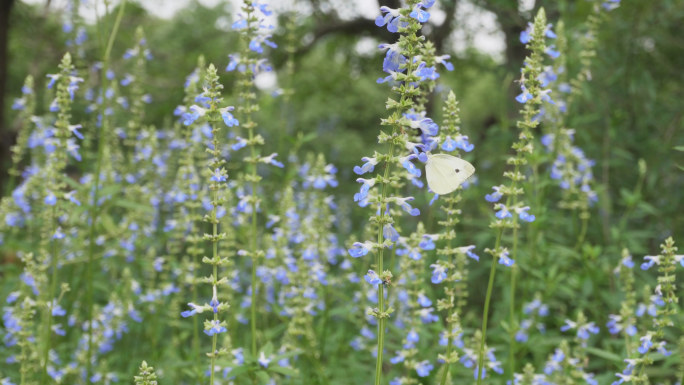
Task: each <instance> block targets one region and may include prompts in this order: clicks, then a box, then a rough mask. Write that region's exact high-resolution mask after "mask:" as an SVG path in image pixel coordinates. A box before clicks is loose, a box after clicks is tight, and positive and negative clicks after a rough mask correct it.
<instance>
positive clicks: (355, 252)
mask: <svg viewBox="0 0 684 385" xmlns="http://www.w3.org/2000/svg"><path fill="white" fill-rule="evenodd" d="M372 249H373V242H371V241H366V242H364V243H361V242H354V244H353V245H352V248H351V249H349V250H348V251H349V255H351V256H352V257H354V258H359V257H362V256H364V255H366V254H368V253H369V252H370V251H371V250H372Z"/></svg>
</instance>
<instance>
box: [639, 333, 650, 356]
mask: <svg viewBox="0 0 684 385" xmlns="http://www.w3.org/2000/svg"><path fill="white" fill-rule="evenodd" d="M651 338H653V334H652V333H651V332H648V333H647V334H646V335H645V336H643V337H641V338H639V341H641V345H639V348H638V350H639V353H641V354H646V353H648V351H649V350H650V349H651V347H653V342H652V341H651Z"/></svg>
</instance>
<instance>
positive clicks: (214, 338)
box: [209, 182, 218, 385]
mask: <svg viewBox="0 0 684 385" xmlns="http://www.w3.org/2000/svg"><path fill="white" fill-rule="evenodd" d="M216 185H217V186H216V189H214V202H216V201H217V200H218V191H217V190H218V182H217V183H216ZM214 210H216V208H214ZM213 217H214V223H213V224H212V233H211V234H212V242H213V244H212V249H213V250H212V251H213V261H214V275H213V277H212V278H213V280H214V282H213V284H214V285H216V282H217V281H218V263H217V262H216V259H217V258H218V239H217V236H218V223H216V213H215V212H214V215H213ZM216 322H218V313H217V312H214V324H216ZM217 340H218V333H214V335H213V336H211V374H210V378H209V385H214V371H215V368H216V343H217Z"/></svg>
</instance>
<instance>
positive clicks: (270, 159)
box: [260, 152, 285, 168]
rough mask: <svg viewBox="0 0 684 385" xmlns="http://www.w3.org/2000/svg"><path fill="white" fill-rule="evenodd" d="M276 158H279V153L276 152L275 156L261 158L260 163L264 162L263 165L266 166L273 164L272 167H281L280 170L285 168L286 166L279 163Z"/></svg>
mask: <svg viewBox="0 0 684 385" xmlns="http://www.w3.org/2000/svg"><path fill="white" fill-rule="evenodd" d="M276 156H278V153H277V152H274V153H273V154H271V155H269V156H265V157H263V158H261V159H260V161H261V162H263V163H266V164H271V165H273V166H276V167H280V168H283V167H285V165H284V164H282V163H281V162H279V161H278V160H277V159H276V158H275V157H276Z"/></svg>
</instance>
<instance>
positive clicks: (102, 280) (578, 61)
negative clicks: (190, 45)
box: [0, 0, 684, 385]
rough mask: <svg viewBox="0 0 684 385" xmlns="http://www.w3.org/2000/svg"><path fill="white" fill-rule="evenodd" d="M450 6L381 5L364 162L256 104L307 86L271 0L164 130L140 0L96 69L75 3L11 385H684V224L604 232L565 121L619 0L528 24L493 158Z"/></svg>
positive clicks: (7, 221) (12, 288)
mask: <svg viewBox="0 0 684 385" xmlns="http://www.w3.org/2000/svg"><path fill="white" fill-rule="evenodd" d="M434 3H435V0H407V1H406V2H405V4H404V6H403V7H402V8H399V9H391V8H389V7H381V8H380V13H379V16H377V19H376V20H375V24H376V25H377V28H380V29H385V30H386V31H389V32H390V33H391V35H392V36H393V37H394V39H393V40H392V41H387V42H385V43H383V44H380V46H379V47H378V48H379V50H380V51H381V54H382V56H380V55H378V56H377V68H378V71H377V73H378V74H381V75H380V76H379V78H378V79H377V84H376V85H373V87H378V88H382V89H384V90H386V92H387V100H386V103H385V106H386V115H385V116H384V117H379V118H378V120H377V121H376V125H375V126H372V127H366V128H364V130H371V131H373V132H377V142H376V143H375V144H371V145H368V146H367V147H365V148H364V151H365V153H366V156H365V157H363V158H362V159H357V160H356V161H357V166H355V167H354V168H353V170H339V169H338V167H336V165H335V164H333V163H332V162H331V161H330V159H329V158H330V154H326V153H322V152H319V153H316V152H314V151H310V150H309V149H310V148H312V147H310V146H306V147H305V146H304V145H305V144H311V143H314V144H315V142H316V141H317V140H318V138H317V137H315V136H311V135H307V134H306V132H305V130H302V129H299V130H297V129H295V131H294V132H293V133H292V134H291V135H289V134H288V135H289V136H288V137H287V138H285V136H286V135H285V134H283V133H282V132H281V133H280V134H278V135H273V133H274V132H276V131H278V130H279V128H278V127H279V125H282V122H279V121H277V120H273V121H271V122H270V124H271V125H273V127H266V125H265V124H263V120H262V119H260V118H259V116H260V103H262V102H263V100H264V97H267V98H269V100H279V102H281V103H282V104H283V106H284V108H288V103H289V100H290V98H291V97H292V95H294V94H296V93H297V92H298V90H297V83H296V82H293V81H291V79H292V78H293V74H294V73H295V72H296V71H297V70H298V69H297V68H296V65H295V62H294V56H295V53H296V51H297V45H298V44H299V41H298V40H297V39H296V38H295V37H294V36H293V34H292V31H294V28H291V27H292V26H291V25H290V24H288V21H287V20H286V19H282V18H281V19H279V21H280V22H281V23H280V25H279V27H278V28H277V29H274V27H273V26H272V25H271V23H272V17H273V16H272V10H271V9H270V8H269V5H267V4H266V3H264V2H262V1H254V2H252V1H248V0H245V1H244V3H243V4H241V5H240V6H239V10H238V11H237V12H236V13H235V15H234V20H232V21H231V23H232V29H233V30H234V31H235V32H234V33H235V35H234V36H236V37H237V36H239V39H240V41H241V46H242V49H241V50H240V51H239V52H235V53H231V54H230V55H228V57H227V58H226V59H225V62H217V63H213V64H212V63H207V62H206V61H205V59H204V58H203V57H199V58H197V67H196V69H195V70H194V71H193V72H192V73H190V74H189V75H188V76H187V78H186V79H185V81H183V79H177V86H178V87H184V89H185V97H184V99H183V100H178V101H177V103H178V106H177V107H176V108H175V110H173V111H171V110H170V111H167V113H166V115H167V119H166V121H164V122H151V121H149V120H148V119H146V113H145V112H146V109H148V108H150V106H151V105H152V104H154V103H155V100H153V98H152V97H151V96H150V93H149V90H148V89H146V88H145V86H144V85H145V84H146V83H145V82H143V81H142V79H149V78H153V77H154V75H155V74H154V73H150V72H149V71H148V65H149V63H150V62H152V61H154V60H157V59H156V53H155V47H154V46H150V45H149V44H148V42H147V40H146V38H145V34H144V31H143V29H142V28H139V29H138V30H137V32H136V34H135V36H136V38H135V40H134V41H121V40H120V39H117V35H118V33H119V31H118V29H119V26H120V22H121V20H122V19H124V18H125V17H126V2H125V0H123V1H121V3H120V4H119V6H118V7H117V8H115V9H114V11H113V14H112V17H113V20H114V23H113V24H112V25H111V26H110V25H108V26H107V27H108V29H106V30H105V31H104V35H103V36H104V38H102V37H101V38H100V41H101V42H102V43H103V45H102V47H101V56H100V57H99V60H97V61H94V62H85V57H86V56H85V54H84V50H83V45H84V44H85V42H87V41H88V39H89V38H90V37H89V36H88V35H87V34H86V32H85V29H84V28H82V27H79V23H82V21H81V22H79V23H77V22H75V21H74V19H73V18H75V17H78V12H73V13H71V14H67V15H65V19H64V20H65V21H64V28H63V33H65V34H66V36H67V38H68V39H69V40H68V47H67V49H68V52H66V53H65V54H64V55H63V59H62V60H61V62H60V63H55V65H54V71H53V72H52V73H50V74H46V76H47V77H46V78H45V81H42V79H41V80H40V81H37V79H35V78H34V77H31V76H29V77H27V78H26V81H25V84H24V86H23V88H22V89H21V96H20V97H19V98H17V99H15V100H14V104H13V105H12V110H13V111H14V114H13V116H15V117H16V119H17V121H19V122H20V124H21V129H20V131H19V132H18V134H17V139H16V144H15V145H14V146H13V147H12V164H11V168H10V169H9V175H10V177H9V181H8V182H7V189H6V191H5V192H4V196H3V197H2V201H1V203H0V251H1V252H2V253H1V254H0V258H2V259H1V260H2V261H3V263H2V265H1V267H0V300H1V301H2V305H1V307H2V320H1V322H0V337H1V338H2V349H0V384H2V385H28V384H115V383H121V384H129V383H131V382H134V383H135V384H147V385H149V384H157V383H159V384H210V385H214V384H264V385H265V384H321V385H324V384H325V385H327V384H371V383H372V384H375V385H380V384H391V385H409V384H439V385H444V384H473V383H476V384H478V385H479V384H483V383H489V384H529V385H531V384H537V385H541V384H558V385H560V384H622V383H631V384H649V383H654V384H682V378H683V377H684V337H683V336H682V328H683V326H682V322H681V321H682V318H681V316H680V315H679V310H680V305H679V304H678V287H677V282H676V277H677V275H678V274H679V276H680V278H681V274H680V273H679V272H680V271H681V267H682V266H684V255H682V254H678V251H677V246H676V244H675V238H676V237H677V236H681V235H682V234H681V230H682V229H681V228H680V229H670V233H667V234H660V235H657V236H656V237H657V239H654V240H652V241H653V242H654V243H655V244H660V248H659V249H658V248H656V249H651V250H650V253H649V254H650V255H643V254H642V255H636V254H635V255H632V253H631V252H630V250H629V249H628V248H627V245H628V243H626V242H624V238H621V237H616V238H615V239H616V241H615V244H613V245H611V246H610V247H607V246H605V245H604V247H603V248H601V247H600V246H598V245H597V244H596V243H595V242H594V243H592V242H590V241H588V239H590V237H591V235H592V234H591V230H590V229H591V228H592V223H593V222H594V221H597V220H598V215H599V213H598V209H597V207H598V204H597V202H599V201H600V199H602V198H601V196H602V195H601V191H602V186H601V181H600V180H598V179H597V178H595V177H594V175H595V172H596V171H595V170H594V168H595V166H596V162H595V161H594V160H592V159H590V158H589V157H588V156H587V155H586V154H585V152H584V151H583V150H582V148H581V143H579V141H577V140H576V135H575V134H576V129H573V128H571V127H570V126H569V125H568V122H569V119H570V118H571V116H570V115H571V114H572V112H573V111H576V109H575V108H573V103H576V102H577V100H578V99H579V98H580V97H581V96H582V92H583V90H584V89H585V87H584V85H585V84H587V83H589V82H591V81H592V76H591V74H592V66H593V65H594V63H595V58H596V56H597V55H601V53H600V52H599V51H598V50H597V46H599V42H598V41H597V35H598V30H599V29H600V28H601V26H602V25H604V24H606V23H611V22H612V17H613V15H614V13H615V10H616V9H619V7H620V6H621V4H620V1H619V0H598V1H596V0H592V1H589V3H592V5H591V6H592V11H591V13H590V15H589V17H588V19H587V20H586V22H585V23H584V24H583V27H584V30H582V31H581V33H580V32H577V31H569V30H566V28H565V27H564V25H563V22H562V21H558V20H548V19H547V16H546V14H545V12H544V8H540V9H539V10H538V12H536V15H533V16H534V17H533V20H530V22H529V24H528V27H527V29H525V30H524V31H523V32H522V33H521V34H520V37H519V41H518V42H516V43H517V44H521V45H524V46H525V49H526V55H527V56H526V58H525V60H524V66H523V68H522V69H521V70H520V73H519V76H518V77H517V79H512V80H513V81H514V84H515V87H516V88H517V92H516V95H517V96H516V95H514V97H515V102H514V103H516V104H517V106H518V109H519V111H520V112H519V114H517V115H516V116H515V121H514V122H511V127H510V130H513V133H514V134H513V135H512V136H511V137H512V138H513V141H511V142H510V143H508V146H509V150H508V151H507V152H506V153H505V154H498V155H497V156H488V157H485V156H480V157H474V154H477V151H478V146H480V143H477V142H476V141H475V139H474V137H473V135H472V134H471V136H470V137H469V136H468V135H466V134H465V132H468V133H472V132H475V131H476V130H477V128H473V127H468V128H467V129H466V128H465V127H464V128H463V129H464V132H462V131H461V118H460V113H461V111H460V109H459V101H458V99H457V97H456V95H455V94H454V92H450V91H449V85H448V84H447V83H445V82H440V80H441V79H440V74H443V73H446V72H449V71H459V68H458V67H457V66H455V65H454V62H453V60H452V58H450V56H449V55H443V54H442V53H440V52H435V51H436V50H435V46H434V45H433V43H432V42H431V41H430V39H429V34H424V33H423V27H424V24H425V23H426V22H428V20H429V19H430V17H431V11H433V6H434ZM78 4H79V2H75V3H74V4H72V6H73V7H78ZM236 9H237V7H236ZM283 20H285V24H284V25H283V24H282V22H283ZM274 30H277V31H279V33H281V32H282V34H281V35H279V36H280V37H281V39H280V40H278V44H276V43H274V41H276V39H274V38H273V34H274V33H275V32H274ZM283 37H284V38H283ZM569 39H575V40H576V41H573V42H572V44H573V47H576V46H579V51H578V52H574V54H573V55H570V54H569V53H568V52H569V50H570V49H569V45H570V42H569ZM114 45H119V46H120V45H126V46H128V47H129V48H128V49H127V50H126V51H125V54H124V55H123V57H115V56H113V55H112V49H113V47H114ZM277 51H281V57H283V58H284V59H283V60H284V64H283V65H282V66H281V68H280V69H279V70H278V74H277V75H278V82H279V84H280V86H281V87H282V88H279V89H278V90H277V91H276V92H275V93H274V94H273V95H266V96H263V95H262V94H263V93H264V91H262V90H261V89H260V88H259V87H256V86H255V79H256V78H257V77H258V76H260V75H261V74H264V73H267V72H269V71H276V70H275V69H274V67H273V66H272V64H271V62H270V56H269V55H271V54H272V53H273V52H277ZM568 61H572V70H568V69H567V68H568V67H569V66H568V64H567V63H568ZM166 65H173V63H172V62H169V63H166ZM226 72H228V73H230V74H231V76H232V77H231V79H234V82H233V83H232V84H222V82H221V79H222V75H224V74H225V73H226ZM41 76H42V75H41ZM35 84H41V85H43V84H46V87H40V88H38V87H35V86H34V85H35ZM352 96H354V97H356V96H357V97H358V98H363V97H364V95H352ZM41 100H47V101H48V102H47V103H42V102H40V101H41ZM43 104H44V108H41V107H42V106H43ZM290 108H291V107H290ZM430 114H432V115H433V116H430ZM578 129H579V128H578ZM330 135H334V133H332V134H330ZM478 137H480V136H478ZM284 140H288V141H289V142H287V143H288V144H287V145H285V146H283V145H282V143H277V144H276V143H273V142H274V141H284ZM275 148H278V149H280V151H281V152H280V153H276V152H272V150H273V149H275ZM304 148H306V150H304ZM313 148H315V146H313ZM283 151H285V152H283ZM485 158H487V159H489V161H488V163H489V164H490V165H489V166H486V165H483V163H482V160H483V159H485ZM476 159H479V160H480V162H478V161H476ZM471 162H472V163H471ZM496 162H499V163H500V167H498V168H495V169H499V170H503V173H502V174H499V175H498V176H497V175H493V176H491V177H488V178H485V179H486V180H488V181H489V180H494V181H496V182H495V183H491V184H489V183H488V184H485V183H484V180H485V179H483V178H482V177H481V176H480V175H481V174H480V173H481V170H486V169H488V167H491V163H496ZM472 167H474V170H473V169H472ZM632 170H633V173H635V174H637V175H638V178H639V179H638V180H639V181H640V182H639V183H638V184H637V186H636V187H635V188H634V189H635V190H634V195H638V194H639V189H640V188H641V185H642V184H643V181H644V178H645V177H646V175H647V173H648V172H649V171H648V167H647V164H646V163H645V162H644V161H640V162H638V164H635V165H633V169H632ZM473 172H474V174H473V175H470V174H472V173H473ZM355 183H356V184H355ZM347 184H355V187H354V188H355V189H356V192H355V193H352V194H346V193H345V194H341V193H339V192H338V190H340V191H344V190H343V189H342V187H345V186H343V185H347ZM347 191H349V189H347ZM636 205H637V202H636V201H635V202H634V206H633V207H631V209H634V207H636ZM629 215H630V210H629V209H628V210H626V212H625V213H624V216H625V217H626V218H627V217H628V216H629ZM677 231H679V232H680V233H679V234H677Z"/></svg>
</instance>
